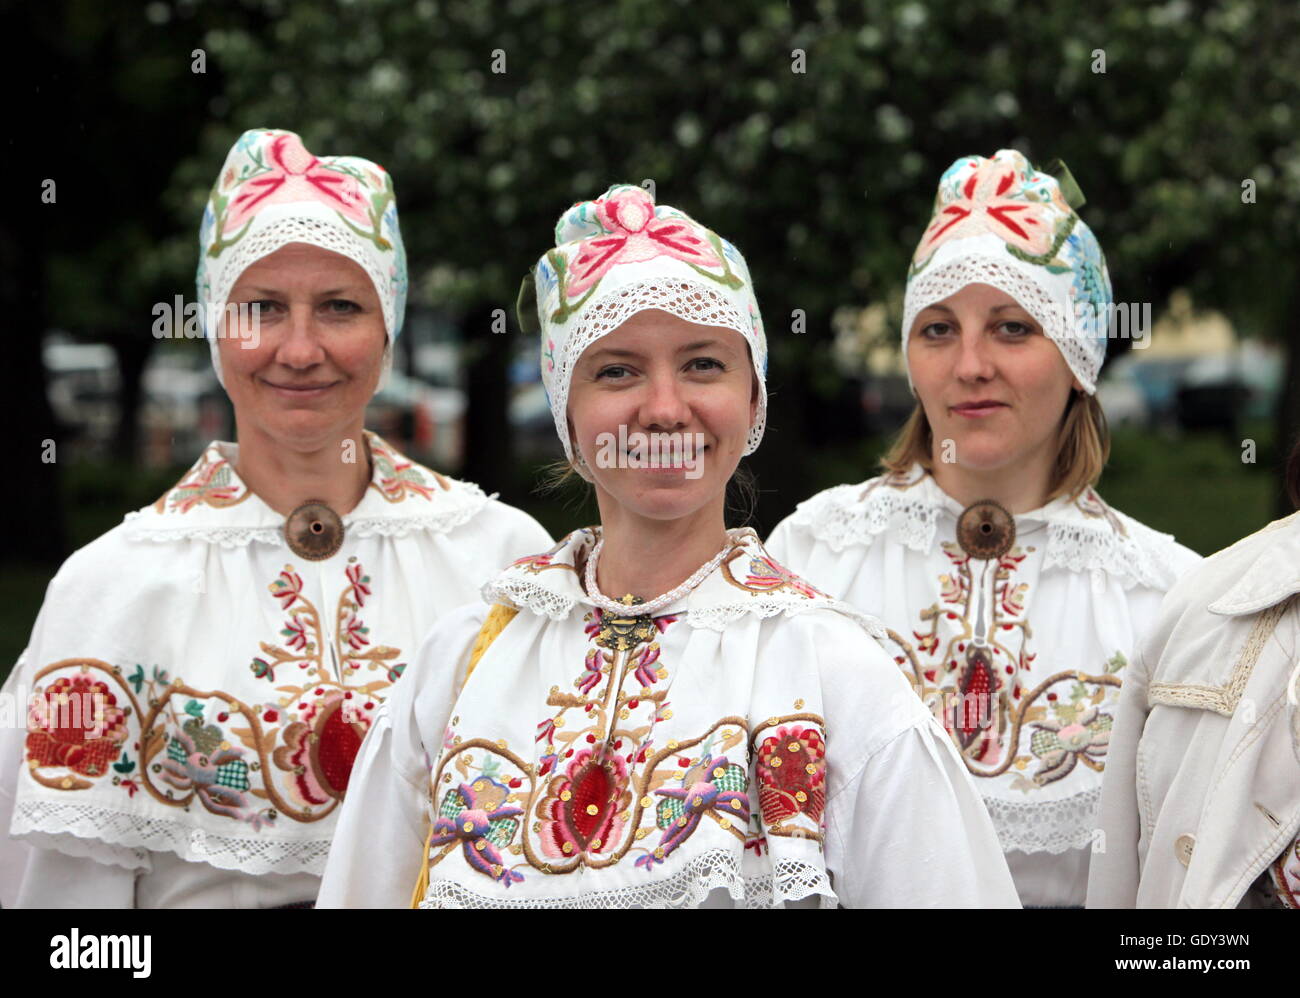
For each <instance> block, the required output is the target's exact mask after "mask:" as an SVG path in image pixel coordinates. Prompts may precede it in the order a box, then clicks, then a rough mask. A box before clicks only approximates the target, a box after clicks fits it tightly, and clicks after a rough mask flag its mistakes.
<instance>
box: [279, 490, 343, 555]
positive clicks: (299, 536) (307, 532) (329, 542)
mask: <svg viewBox="0 0 1300 998" xmlns="http://www.w3.org/2000/svg"><path fill="white" fill-rule="evenodd" d="M284 539H285V541H286V542H288V545H289V550H291V551H292V552H293V553H294V554H296V555H297V556H298V557H299V558H306V559H307V560H308V561H324V560H325V559H326V558H329V557H331V556H332V555H333V554H335V552H337V551H338V549H339V548H340V547H342V546H343V521H342V520H340V519H339V515H338V514H337V513H336V512H334V510H332V509H330V508H329V507H328V506H327V505H325V503H323V502H321V501H320V500H318V499H311V500H308V501H307V502H305V503H303V504H302V505H301V506H299V507H298V508H297V509H295V510H294V511H293V512H292V513H290V514H289V518H288V519H287V520H285V521H284Z"/></svg>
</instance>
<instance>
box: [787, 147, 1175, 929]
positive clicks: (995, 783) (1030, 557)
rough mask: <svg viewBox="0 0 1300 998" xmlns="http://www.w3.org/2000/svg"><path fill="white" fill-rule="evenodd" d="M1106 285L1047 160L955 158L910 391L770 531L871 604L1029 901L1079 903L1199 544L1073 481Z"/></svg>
mask: <svg viewBox="0 0 1300 998" xmlns="http://www.w3.org/2000/svg"><path fill="white" fill-rule="evenodd" d="M1067 186H1068V187H1069V188H1070V192H1071V196H1072V200H1074V201H1075V202H1076V203H1078V202H1079V200H1080V198H1078V197H1075V196H1074V195H1077V188H1073V185H1072V184H1069V185H1067ZM1110 304H1111V292H1110V281H1109V278H1108V276H1107V273H1106V267H1105V263H1104V261H1103V258H1102V254H1101V249H1100V247H1099V246H1098V244H1097V240H1096V238H1095V237H1094V236H1093V234H1092V232H1091V231H1090V230H1089V228H1088V227H1087V226H1086V225H1085V224H1084V222H1083V221H1082V220H1081V219H1080V218H1079V216H1078V214H1077V212H1076V211H1075V210H1074V208H1073V207H1072V206H1071V204H1070V203H1068V202H1067V200H1066V195H1065V194H1063V192H1062V188H1061V186H1060V185H1059V184H1058V182H1057V180H1056V179H1055V178H1054V177H1052V176H1048V175H1047V174H1045V173H1042V172H1039V171H1037V170H1035V169H1034V168H1033V167H1031V166H1030V164H1029V163H1028V162H1027V161H1026V160H1025V158H1024V157H1023V156H1022V155H1021V154H1020V153H1018V152H1014V151H1009V150H1002V151H1000V152H998V153H997V154H996V155H995V156H994V157H993V158H992V159H984V158H982V157H978V156H968V157H965V158H962V159H959V160H957V161H956V162H955V163H954V164H953V165H952V166H951V167H950V168H949V169H948V170H947V171H946V172H945V173H944V175H943V177H942V178H941V180H940V183H939V191H938V195H937V197H936V199H935V207H934V215H933V218H932V220H931V222H930V224H929V226H928V227H927V229H926V231H925V233H924V235H923V236H922V238H921V242H920V245H918V247H917V249H916V253H915V255H914V257H913V261H912V265H911V268H910V271H909V274H908V280H907V291H906V296H905V299H904V320H903V349H904V354H905V357H906V363H907V372H908V377H909V379H910V381H911V384H912V388H913V391H914V393H915V395H916V398H917V402H916V407H915V409H914V410H913V412H912V415H911V417H910V418H909V419H908V421H907V423H906V425H905V426H904V427H903V429H902V431H901V432H900V434H899V436H898V438H897V439H896V440H895V441H894V444H893V446H892V447H891V448H890V450H889V453H888V454H887V455H886V457H885V459H884V462H883V463H884V466H885V474H884V475H882V476H880V477H876V478H871V479H869V480H867V481H864V482H860V483H858V484H855V485H841V486H837V487H835V488H832V489H829V490H827V491H825V492H822V493H820V494H819V495H816V496H814V497H813V498H811V499H809V500H808V501H806V502H804V503H802V504H800V506H799V508H798V509H797V510H796V512H795V513H793V514H792V515H791V516H790V517H788V518H787V519H786V520H785V521H784V522H782V523H781V524H780V525H779V526H778V527H777V528H776V530H775V531H773V533H772V536H771V538H769V540H768V547H769V550H770V551H771V552H772V554H773V556H774V557H776V558H777V559H779V560H780V561H782V562H784V563H785V564H788V565H791V566H793V567H794V568H795V569H797V570H799V571H801V572H806V573H807V574H808V575H809V576H810V577H812V578H815V579H817V581H818V584H819V585H821V586H822V587H823V589H824V590H825V591H826V592H828V593H832V594H834V595H835V596H838V597H840V598H842V599H844V600H846V601H847V602H849V603H851V604H853V605H854V606H856V607H858V608H859V609H862V610H865V611H868V612H871V613H874V614H877V615H878V616H879V617H880V618H881V619H882V620H883V621H884V623H885V624H886V626H887V627H888V628H889V637H888V640H887V643H886V647H887V648H888V649H889V651H890V654H891V656H892V657H893V659H894V661H895V663H896V664H897V666H898V667H899V668H900V669H901V670H902V672H903V674H904V675H905V676H906V677H907V679H908V681H909V682H910V683H911V684H912V685H913V687H914V688H915V689H916V691H917V692H918V693H919V694H920V695H921V697H922V699H923V700H924V701H925V702H926V704H927V705H928V706H930V708H931V709H932V710H934V712H935V713H936V715H938V716H939V717H940V718H941V719H942V720H943V723H944V725H945V727H947V729H948V730H949V732H950V734H951V736H952V739H953V743H954V745H955V746H956V747H957V748H958V750H959V751H960V753H961V756H962V760H963V762H964V763H965V765H966V767H967V769H968V770H969V772H970V773H971V775H972V776H973V777H975V780H976V783H977V784H978V785H979V787H980V790H981V792H982V795H983V797H984V801H985V803H986V805H987V806H988V809H989V813H990V815H991V817H992V819H993V823H994V825H995V827H996V828H997V830H998V835H999V838H1000V839H1001V842H1002V847H1003V849H1004V850H1005V851H1006V856H1007V860H1008V862H1009V864H1010V867H1011V871H1012V875H1013V876H1014V877H1015V880H1016V886H1017V888H1018V890H1019V892H1020V899H1021V901H1022V903H1024V904H1025V905H1033V906H1078V905H1082V904H1083V902H1084V897H1085V894H1086V888H1087V876H1088V862H1089V858H1090V857H1091V855H1092V852H1093V850H1094V848H1101V845H1102V843H1101V842H1100V841H1099V839H1098V837H1097V836H1096V832H1095V830H1096V813H1097V805H1098V799H1099V796H1100V790H1101V773H1102V769H1103V767H1104V765H1105V758H1106V748H1107V743H1108V740H1109V737H1110V730H1111V726H1112V724H1113V720H1114V711H1115V705H1116V701H1117V696H1118V692H1119V687H1120V684H1121V682H1122V681H1123V678H1124V673H1125V668H1126V665H1127V663H1128V661H1129V658H1130V657H1131V656H1132V654H1133V650H1134V648H1135V647H1136V641H1137V640H1138V638H1139V637H1140V636H1141V635H1142V634H1143V633H1144V632H1145V631H1146V630H1147V629H1148V628H1149V627H1150V626H1151V624H1152V622H1153V621H1154V618H1155V613H1156V609H1157V607H1158V606H1159V604H1160V599H1161V597H1162V595H1163V594H1164V592H1165V591H1166V590H1167V589H1169V587H1170V586H1171V585H1173V583H1174V582H1175V581H1176V580H1177V578H1178V577H1179V576H1180V575H1181V574H1182V573H1183V572H1184V571H1186V570H1187V569H1188V568H1189V567H1190V566H1192V565H1193V564H1195V562H1196V561H1197V560H1198V559H1197V556H1196V555H1195V554H1194V553H1193V552H1191V551H1189V550H1187V549H1186V548H1184V547H1181V546H1180V545H1178V544H1176V543H1175V542H1174V540H1173V539H1172V538H1171V537H1168V536H1166V535H1163V534H1159V533H1157V532H1155V531H1154V530H1151V529H1150V528H1148V527H1145V526H1143V525H1142V524H1141V523H1138V522H1137V521H1135V520H1133V519H1132V518H1131V517H1128V516H1125V515H1124V514H1123V513H1120V512H1118V511H1117V510H1114V509H1112V508H1111V507H1110V506H1108V505H1107V504H1106V503H1105V502H1104V501H1103V500H1102V498H1101V496H1099V495H1098V494H1097V492H1096V490H1095V489H1094V488H1093V486H1094V484H1095V483H1096V481H1097V478H1098V476H1099V475H1100V474H1101V471H1102V468H1103V467H1104V465H1105V461H1106V456H1107V453H1108V448H1109V442H1108V438H1107V433H1106V426H1105V420H1104V418H1103V416H1102V412H1101V408H1100V406H1099V405H1098V403H1097V400H1096V397H1095V389H1096V379H1097V374H1098V371H1099V370H1100V368H1101V364H1102V360H1103V359H1104V356H1105V350H1106V337H1107V328H1108V326H1107V315H1108V307H1109V306H1110Z"/></svg>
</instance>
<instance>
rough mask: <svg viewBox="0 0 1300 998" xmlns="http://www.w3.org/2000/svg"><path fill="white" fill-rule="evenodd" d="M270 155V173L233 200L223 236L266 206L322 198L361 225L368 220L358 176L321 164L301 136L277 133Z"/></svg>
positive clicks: (251, 184)
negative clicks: (308, 149) (309, 150)
mask: <svg viewBox="0 0 1300 998" xmlns="http://www.w3.org/2000/svg"><path fill="white" fill-rule="evenodd" d="M268 158H269V159H270V161H271V162H270V164H269V165H270V172H269V173H264V174H259V175H258V176H256V177H253V178H252V179H251V180H248V181H246V182H245V183H244V184H243V185H242V187H241V189H240V192H239V193H238V194H236V195H235V196H234V198H233V199H232V200H231V202H230V211H229V214H228V215H227V216H226V224H225V227H224V228H223V229H222V234H223V235H224V234H226V233H230V232H234V231H235V230H236V229H238V228H239V227H240V226H241V225H243V224H244V222H245V221H246V220H247V219H249V218H251V217H252V216H253V215H254V214H256V213H257V212H258V211H260V210H261V209H262V208H264V207H266V206H267V205H271V204H278V203H289V202H294V201H321V202H323V203H325V204H327V205H329V206H330V207H331V208H333V209H334V210H335V211H337V212H339V214H341V215H343V216H344V217H345V218H350V219H352V220H353V221H355V222H358V223H359V224H361V225H367V224H368V223H369V221H370V218H369V214H368V213H367V210H366V204H367V202H366V197H365V195H364V194H363V193H362V191H361V185H360V184H358V183H357V180H356V178H355V177H353V176H351V175H349V174H347V173H343V172H341V171H339V170H332V169H330V168H328V167H326V166H324V165H322V164H321V161H320V160H319V159H317V158H316V157H315V156H313V155H312V154H311V153H309V152H308V151H307V149H306V147H304V146H303V144H302V140H301V139H299V138H298V136H296V135H292V134H285V135H280V136H277V137H276V138H275V139H274V140H273V141H272V142H271V146H270V149H269V151H268Z"/></svg>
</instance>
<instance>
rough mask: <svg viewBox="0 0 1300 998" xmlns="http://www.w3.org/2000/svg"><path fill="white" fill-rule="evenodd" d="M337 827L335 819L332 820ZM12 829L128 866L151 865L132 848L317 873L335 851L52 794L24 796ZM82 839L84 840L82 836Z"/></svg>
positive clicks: (219, 863)
mask: <svg viewBox="0 0 1300 998" xmlns="http://www.w3.org/2000/svg"><path fill="white" fill-rule="evenodd" d="M331 827H332V823H331ZM11 833H12V834H13V835H14V836H25V837H26V838H27V839H28V840H29V841H31V843H32V844H33V845H36V846H38V847H41V848H53V849H57V850H58V851H59V852H62V853H64V854H65V855H69V856H86V855H93V856H95V858H96V859H104V858H106V857H107V856H108V853H107V852H106V851H105V850H103V849H98V848H96V846H95V845H94V844H92V843H102V844H103V845H105V846H107V847H108V849H109V850H111V851H112V857H111V861H112V862H115V863H116V864H118V865H120V866H125V867H127V868H128V869H147V868H148V866H149V863H148V857H147V856H144V855H140V857H139V862H138V863H136V864H135V865H134V866H132V865H130V864H129V862H128V860H127V856H126V852H125V851H126V850H152V851H154V852H171V853H175V854H176V855H177V856H179V857H180V858H181V859H184V860H188V861H189V862H192V863H207V864H208V865H209V866H215V867H217V868H218V869H221V870H239V871H240V872H242V873H251V874H261V873H312V874H316V875H320V873H321V872H322V871H323V870H324V869H325V857H326V856H327V855H329V848H330V842H329V839H298V840H275V839H252V838H238V837H235V836H228V835H216V834H213V833H212V832H210V831H208V830H207V829H204V828H192V827H187V826H185V825H181V824H179V823H177V822H174V821H167V820H163V819H159V818H150V817H147V816H145V815H140V814H127V813H124V812H121V811H114V810H111V809H109V808H105V807H98V806H94V805H89V804H69V803H62V802H57V801H48V800H20V801H18V802H17V804H16V805H15V807H14V816H13V823H12V825H11ZM79 840H80V841H79Z"/></svg>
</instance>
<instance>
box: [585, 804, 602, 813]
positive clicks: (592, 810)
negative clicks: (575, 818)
mask: <svg viewBox="0 0 1300 998" xmlns="http://www.w3.org/2000/svg"><path fill="white" fill-rule="evenodd" d="M587 813H588V814H590V815H597V814H600V808H598V807H597V806H596V805H595V804H588V805H587Z"/></svg>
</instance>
